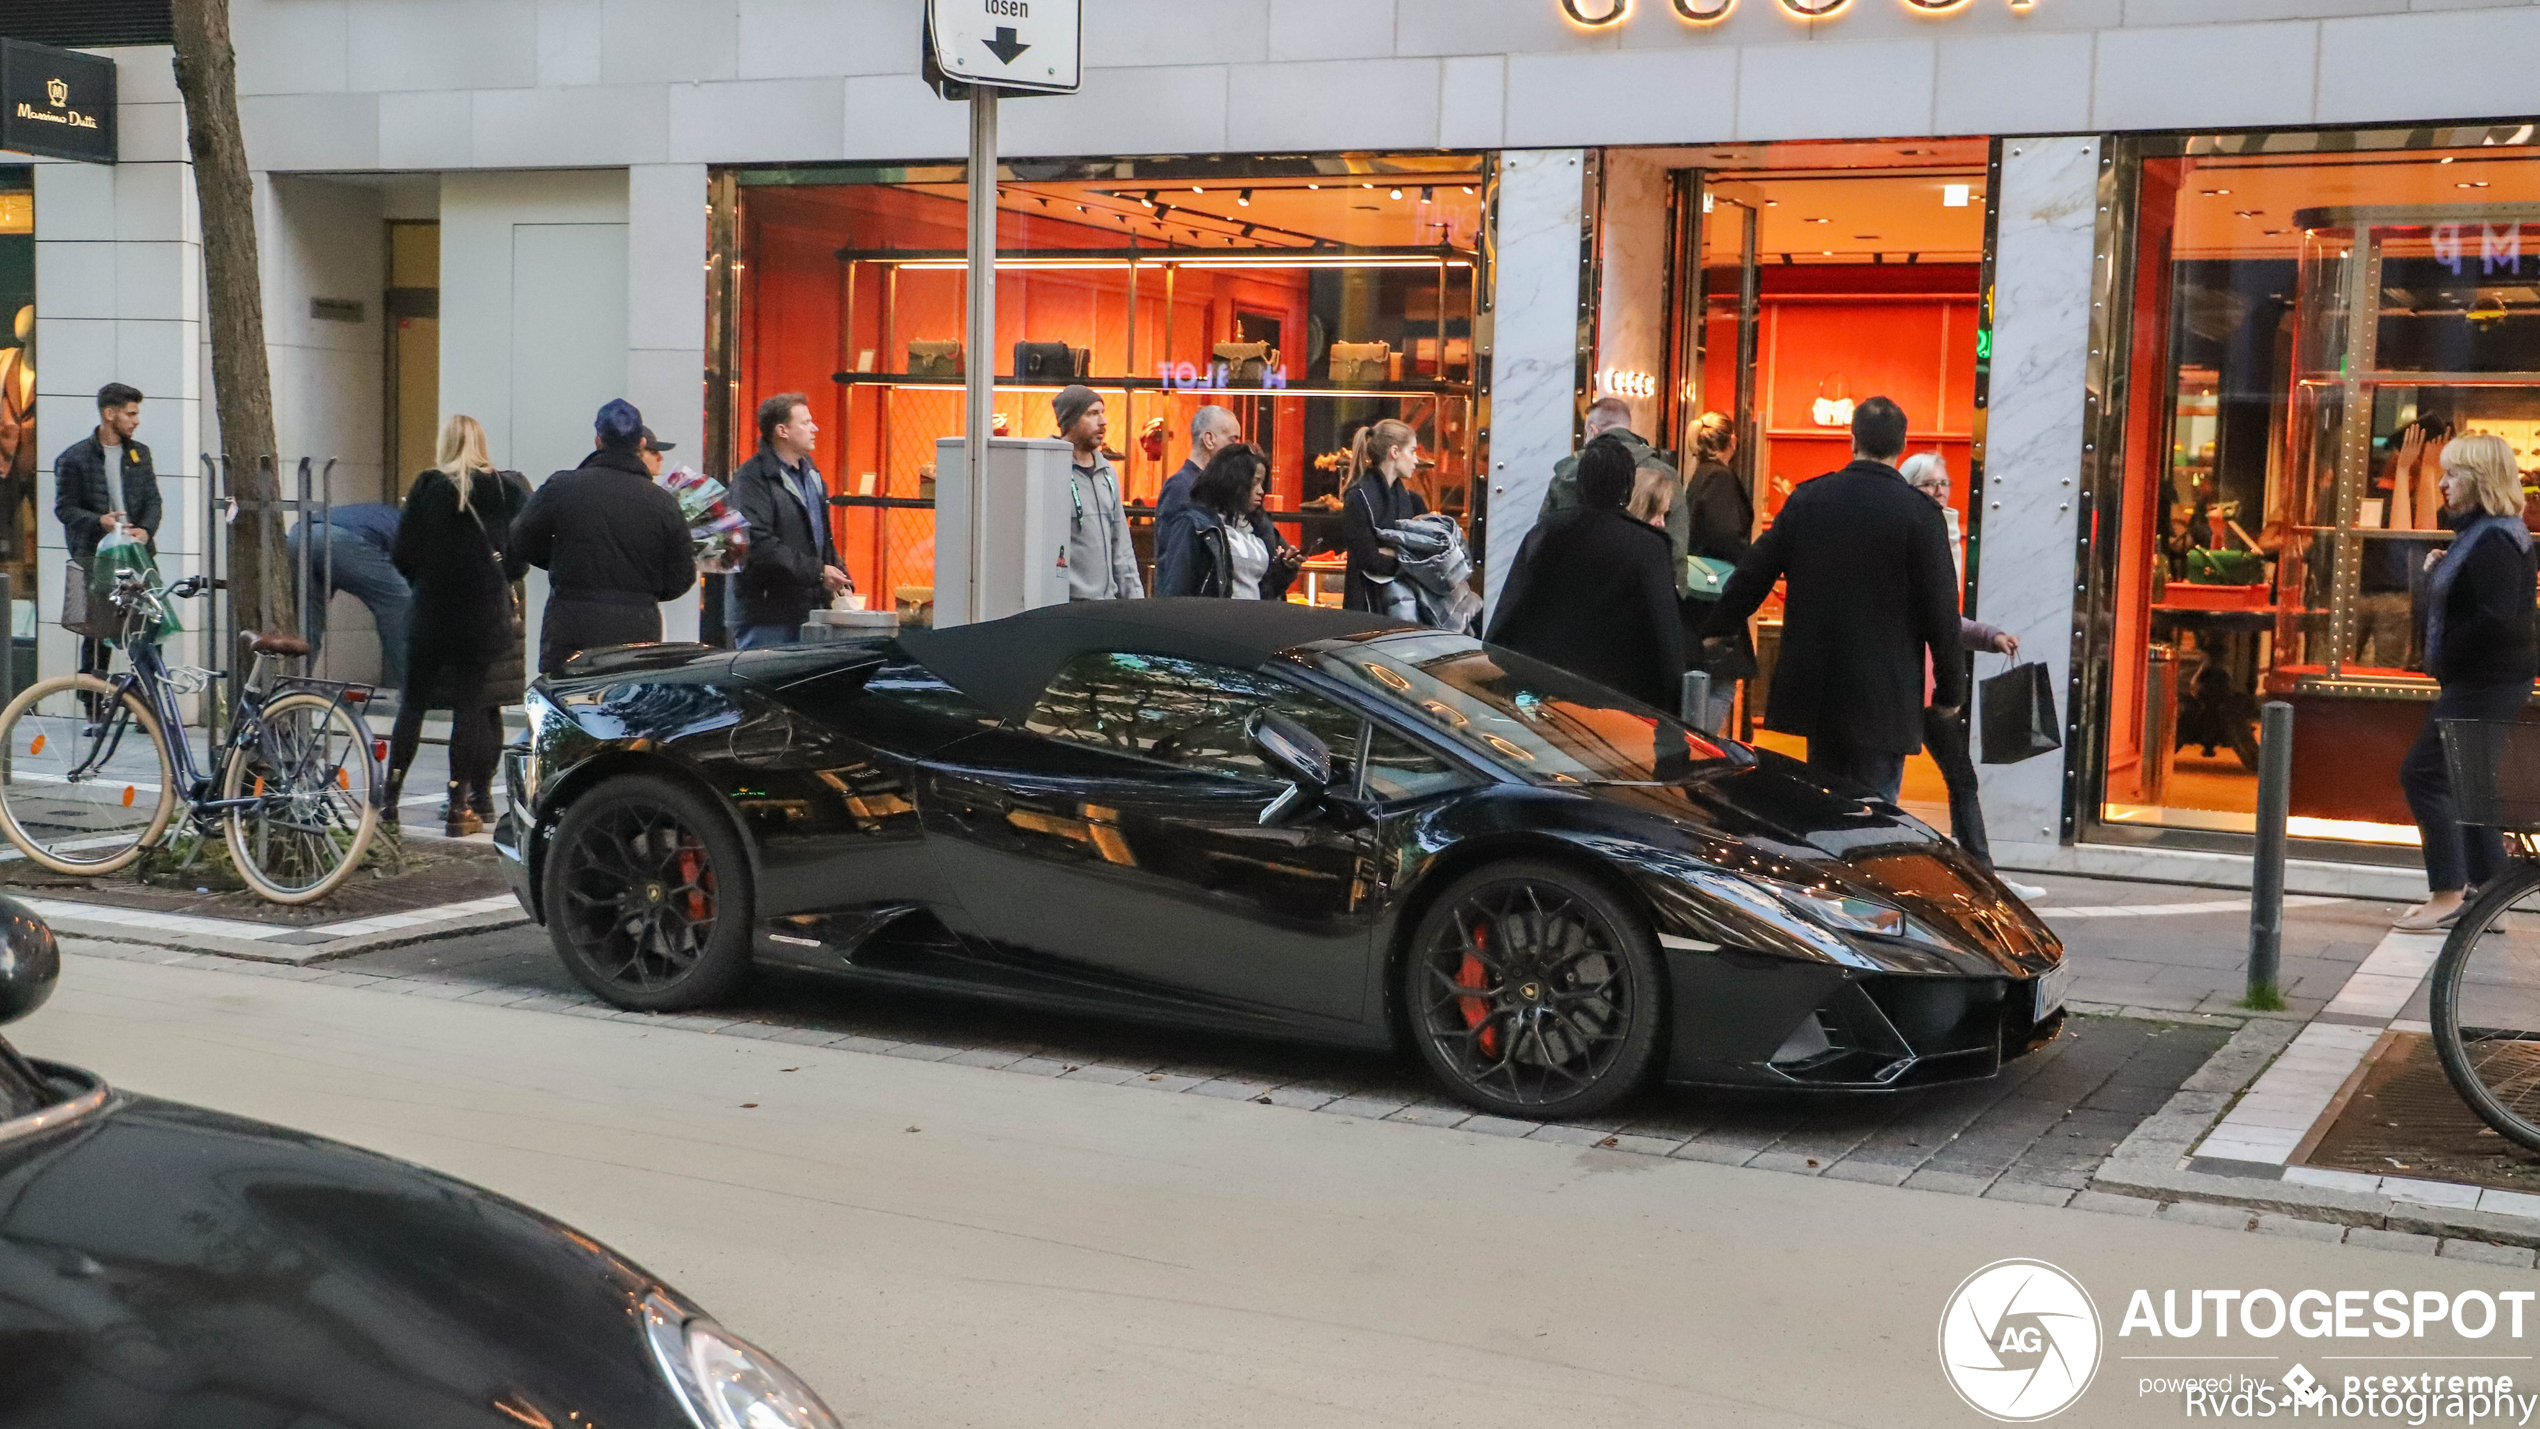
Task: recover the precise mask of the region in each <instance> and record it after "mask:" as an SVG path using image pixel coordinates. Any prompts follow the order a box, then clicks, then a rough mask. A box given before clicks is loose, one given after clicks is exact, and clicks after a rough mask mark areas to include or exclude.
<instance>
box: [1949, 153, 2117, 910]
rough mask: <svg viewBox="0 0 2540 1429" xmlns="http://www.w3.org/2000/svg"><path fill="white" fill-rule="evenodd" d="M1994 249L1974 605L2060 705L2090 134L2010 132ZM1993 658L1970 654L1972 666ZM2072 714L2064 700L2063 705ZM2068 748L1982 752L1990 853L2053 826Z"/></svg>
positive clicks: (2082, 340) (2069, 648)
mask: <svg viewBox="0 0 2540 1429" xmlns="http://www.w3.org/2000/svg"><path fill="white" fill-rule="evenodd" d="M2000 194H2001V225H2000V237H1999V239H1998V240H1997V243H1996V246H1995V250H1994V293H1995V321H1994V336H1993V383H1992V392H1991V396H1990V399H1989V407H1990V410H1989V413H1988V420H1987V429H1986V430H1987V438H1986V443H1985V490H1984V494H1983V503H1984V505H1983V510H1982V513H1981V515H1982V520H1981V524H1980V525H1979V527H1978V535H1979V538H1980V540H1979V546H1978V565H1977V572H1978V579H1977V597H1976V609H1975V611H1974V614H1975V615H1976V616H1977V617H1978V618H1980V619H1983V620H1985V621H1988V622H1990V623H1992V624H1995V625H1999V626H2001V627H2002V628H2003V629H2005V630H2007V631H2010V632H2011V633H2012V634H2014V635H2017V636H2018V637H2019V638H2020V645H2021V655H2022V657H2023V658H2024V659H2032V660H2040V661H2043V662H2045V664H2046V666H2047V668H2048V669H2049V671H2050V672H2051V673H2052V675H2053V678H2054V689H2055V698H2056V705H2057V708H2058V710H2059V711H2063V705H2064V703H2065V700H2066V698H2067V695H2068V688H2069V685H2070V680H2071V674H2072V653H2073V643H2074V634H2073V631H2074V627H2073V598H2074V589H2073V588H2074V584H2075V580H2076V575H2075V572H2076V559H2075V555H2074V551H2075V541H2076V539H2077V537H2078V533H2079V529H2080V528H2079V521H2080V517H2079V515H2078V512H2079V508H2080V496H2079V492H2080V489H2081V488H2080V481H2081V462H2082V442H2083V415H2084V404H2085V401H2086V398H2087V385H2088V376H2089V366H2090V314H2091V303H2092V301H2093V296H2092V295H2093V286H2094V285H2093V283H2092V277H2093V266H2094V264H2095V263H2096V262H2097V258H2096V255H2095V252H2094V245H2095V243H2096V240H2097V232H2098V217H2099V143H2098V141H2097V140H2096V139H2085V138H2044V139H2034V138H2032V139H2015V140H2010V141H2007V142H2006V143H2005V144H2004V146H2003V150H2002V176H2001V187H2000ZM2003 668H2004V662H2003V661H2002V660H2001V659H2000V658H1999V657H1996V656H1979V657H1978V658H1977V661H1976V675H1977V678H1978V679H1982V678H1984V677H1985V676H1988V675H1993V674H1999V673H2000V672H2001V670H2002V669H2003ZM2063 712H2064V713H2065V714H2067V715H2069V713H2070V712H2069V711H2063ZM2075 756H2076V752H2075V751H2073V750H2069V749H2068V750H2065V751H2064V752H2063V754H2062V755H2060V756H2059V755H2040V756H2038V757H2037V758H2034V759H2030V760H2027V761H2025V762H2023V763H2019V764H2001V765H1983V766H1980V769H1981V773H1982V778H1983V787H1984V804H1985V813H1986V824H1987V829H1988V832H1990V834H1991V835H1992V839H1993V844H1994V850H1995V854H1996V856H1997V857H1999V858H2002V859H2004V860H2005V861H2006V862H2015V861H2017V859H2018V855H2017V852H2016V850H2017V847H2018V846H2020V845H2029V846H2032V847H2034V846H2039V845H2045V846H2050V847H2051V846H2052V845H2054V844H2055V843H2057V842H2058V841H2059V839H2060V838H2061V831H2062V826H2063V809H2064V786H2065V769H2066V766H2067V761H2068V760H2069V759H2071V758H2073V757H2075Z"/></svg>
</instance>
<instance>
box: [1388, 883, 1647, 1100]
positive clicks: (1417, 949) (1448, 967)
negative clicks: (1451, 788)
mask: <svg viewBox="0 0 2540 1429" xmlns="http://www.w3.org/2000/svg"><path fill="white" fill-rule="evenodd" d="M1403 976H1404V986H1403V989H1402V994H1403V1005H1404V1006H1405V1007H1406V1008H1407V1009H1408V1010H1409V1012H1410V1017H1411V1025H1412V1030H1413V1036H1414V1040H1416V1041H1417V1042H1418V1043H1419V1045H1420V1052H1421V1055H1422V1056H1424V1057H1426V1058H1427V1059H1428V1062H1429V1066H1430V1068H1431V1069H1432V1070H1434V1071H1435V1072H1436V1073H1437V1074H1438V1075H1439V1076H1440V1077H1441V1078H1443V1079H1444V1080H1445V1082H1446V1084H1447V1085H1448V1087H1449V1088H1451V1089H1452V1090H1453V1091H1454V1092H1455V1094H1456V1095H1457V1096H1459V1097H1462V1098H1463V1099H1464V1100H1466V1101H1468V1102H1471V1103H1472V1104H1473V1105H1475V1106H1478V1107H1480V1108H1482V1109H1483V1110H1485V1111H1490V1112H1495V1113H1498V1114H1499V1115H1502V1116H1515V1117H1529V1118H1534V1119H1538V1120H1550V1119H1554V1118H1559V1117H1574V1116H1586V1115H1589V1114H1591V1113H1594V1112H1597V1111H1601V1110H1603V1109H1604V1108H1606V1107H1608V1106H1611V1105H1613V1104H1614V1102H1616V1101H1617V1100H1619V1099H1621V1098H1622V1097H1624V1096H1626V1095H1628V1094H1629V1093H1630V1092H1631V1091H1633V1090H1634V1089H1635V1088H1637V1087H1638V1086H1640V1084H1641V1083H1642V1082H1644V1081H1646V1080H1647V1079H1648V1076H1649V1073H1650V1069H1651V1067H1652V1066H1653V1065H1654V1064H1655V1063H1656V1061H1657V1056H1658V1044H1659V1036H1658V1023H1659V1018H1660V1016H1661V1009H1662V1008H1663V1006H1664V997H1663V995H1662V988H1663V979H1662V976H1661V974H1660V971H1659V967H1658V958H1657V954H1656V952H1655V950H1654V948H1653V946H1652V942H1651V938H1650V934H1649V929H1648V926H1647V923H1646V920H1645V919H1643V918H1642V917H1640V916H1639V915H1638V914H1636V913H1634V912H1633V911H1632V910H1631V909H1629V908H1628V907H1626V906H1624V905H1623V904H1622V903H1621V902H1620V901H1619V900H1617V899H1616V898H1614V897H1613V896H1612V895H1611V894H1609V893H1607V892H1606V891H1605V890H1604V889H1603V888H1601V887H1599V886H1598V885H1597V884H1596V883H1594V882H1593V881H1591V880H1589V879H1587V878H1585V877H1582V876H1581V875H1579V874H1576V873H1573V872H1571V871H1570V870H1569V869H1567V868H1563V867H1560V866H1558V865H1555V864H1547V863H1534V862H1525V863H1506V864H1498V865H1494V866H1492V867H1490V868H1485V869H1481V870H1479V871H1477V872H1475V873H1472V874H1469V875H1467V876H1466V877H1464V878H1462V879H1460V880H1458V881H1457V882H1456V884H1455V885H1454V886H1453V887H1451V888H1449V889H1448V890H1447V891H1446V893H1445V895H1444V896H1442V897H1441V898H1439V900H1438V901H1437V903H1436V904H1435V905H1434V906H1433V907H1431V908H1430V910H1429V913H1428V916H1427V917H1425V918H1423V919H1422V920H1421V924H1420V931H1419V933H1418V935H1417V940H1416V942H1415V943H1414V945H1413V948H1412V953H1411V956H1410V957H1408V958H1406V959H1404V962H1403Z"/></svg>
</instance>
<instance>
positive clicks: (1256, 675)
mask: <svg viewBox="0 0 2540 1429" xmlns="http://www.w3.org/2000/svg"><path fill="white" fill-rule="evenodd" d="M1261 709H1268V710H1272V711H1275V712H1276V713H1279V714H1283V715H1286V716H1287V717H1288V718H1290V719H1292V720H1295V721H1296V722H1297V723H1299V724H1301V725H1304V726H1305V727H1306V728H1307V729H1310V730H1312V731H1314V733H1315V735H1316V736H1317V737H1318V738H1320V739H1321V740H1322V741H1323V743H1324V745H1325V746H1326V747H1328V748H1329V749H1330V750H1331V751H1332V757H1333V760H1334V762H1335V766H1336V775H1335V782H1345V781H1346V777H1347V775H1346V770H1347V768H1348V764H1349V760H1350V757H1351V755H1352V754H1353V753H1354V752H1355V751H1356V749H1357V747H1358V725H1359V717H1358V715H1357V714H1356V712H1354V711H1351V710H1347V709H1344V708H1342V707H1341V706H1340V705H1338V704H1336V703H1333V702H1331V701H1329V700H1326V699H1324V698H1323V697H1321V696H1319V695H1314V694H1310V693H1308V692H1307V691H1305V690H1301V689H1299V688H1297V687H1296V686H1294V685H1291V684H1289V683H1287V682H1286V681H1284V680H1281V679H1279V678H1277V677H1275V676H1273V675H1269V674H1265V673H1263V672H1261V671H1258V670H1238V669H1234V668H1232V667H1230V666H1225V665H1213V664H1209V663H1206V662H1204V661H1199V660H1181V659H1174V658H1171V657H1168V656H1162V655H1132V654H1127V653H1122V652H1110V653H1103V654H1094V655H1080V656H1078V657H1076V658H1075V659H1074V660H1071V661H1069V662H1068V663H1067V665H1066V667H1065V668H1063V669H1061V670H1060V671H1059V672H1058V674H1057V676H1056V677H1055V678H1053V679H1052V680H1051V681H1050V683H1049V688H1047V689H1045V690H1043V691H1042V692H1041V698H1040V700H1039V702H1038V703H1036V704H1035V705H1033V707H1032V713H1031V716H1030V718H1029V719H1027V720H1026V721H1025V725H1026V727H1028V728H1029V729H1030V730H1031V731H1032V732H1033V733H1035V734H1043V735H1047V736H1049V737H1050V738H1052V739H1065V740H1071V741H1074V742H1076V743H1080V744H1091V745H1097V746H1100V747H1102V748H1106V749H1115V750H1118V751H1120V752H1122V753H1124V754H1137V755H1143V756H1145V757H1147V758H1149V759H1160V760H1165V761H1168V762H1171V763H1174V764H1179V765H1182V766H1184V767H1186V768H1192V769H1206V770H1209V771H1212V772H1214V773H1219V774H1228V775H1233V776H1235V777H1237V778H1243V779H1258V780H1262V781H1264V782H1279V780H1280V776H1279V775H1278V774H1276V773H1274V772H1273V771H1272V770H1271V769H1270V768H1269V767H1268V766H1267V765H1266V764H1264V763H1263V762H1262V759H1261V756H1260V755H1259V754H1257V753H1255V752H1254V750H1253V748H1252V741H1250V740H1249V739H1247V738H1245V737H1244V722H1245V721H1246V720H1247V719H1249V718H1251V716H1252V713H1253V711H1255V710H1261Z"/></svg>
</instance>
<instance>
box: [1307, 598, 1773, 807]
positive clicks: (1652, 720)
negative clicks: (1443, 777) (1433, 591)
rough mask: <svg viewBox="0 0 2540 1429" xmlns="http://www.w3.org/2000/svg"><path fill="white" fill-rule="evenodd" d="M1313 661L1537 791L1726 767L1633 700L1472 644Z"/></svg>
mask: <svg viewBox="0 0 2540 1429" xmlns="http://www.w3.org/2000/svg"><path fill="white" fill-rule="evenodd" d="M1316 660H1317V663H1318V664H1319V665H1320V666H1321V668H1322V669H1324V670H1325V671H1326V672H1328V673H1330V674H1333V675H1337V676H1339V677H1341V678H1342V679H1346V680H1350V681H1352V682H1354V683H1356V684H1359V685H1362V686H1367V687H1370V688H1372V689H1374V690H1376V691H1377V692H1379V693H1380V694H1382V695H1383V696H1384V697H1385V698H1386V699H1388V700H1390V701H1392V702H1393V703H1395V704H1397V705H1399V706H1402V707H1403V708H1405V709H1408V710H1411V711H1413V712H1415V713H1417V714H1418V715H1419V716H1420V717H1421V718H1422V719H1423V720H1425V721H1426V722H1427V723H1428V724H1429V725H1430V727H1432V728H1434V729H1436V730H1438V731H1439V732H1441V733H1443V734H1445V735H1447V736H1449V737H1450V738H1452V739H1454V740H1455V741H1457V742H1458V743H1460V744H1462V745H1464V746H1465V747H1466V748H1468V749H1471V750H1473V751H1474V752H1475V753H1477V754H1480V755H1481V756H1482V757H1484V758H1486V759H1488V760H1490V761H1491V762H1493V763H1495V764H1499V765H1503V766H1505V767H1507V768H1508V769H1510V770H1513V771H1514V772H1516V773H1517V774H1519V775H1522V776H1523V777H1525V778H1527V779H1530V780H1533V781H1534V782H1536V783H1539V784H1612V783H1626V784H1645V783H1657V784H1672V783H1675V782H1676V781H1678V780H1680V779H1683V778H1685V777H1686V776H1687V775H1689V774H1691V773H1692V772H1693V771H1694V769H1695V767H1696V766H1698V765H1701V764H1705V763H1708V762H1711V761H1714V760H1721V759H1727V758H1729V757H1730V756H1729V754H1728V753H1727V752H1726V751H1725V750H1723V749H1722V748H1721V747H1720V746H1719V745H1717V744H1714V743H1712V742H1711V741H1710V740H1708V739H1705V738H1703V737H1702V736H1701V735H1698V734H1695V733H1693V732H1692V731H1690V730H1688V729H1686V728H1685V727H1684V726H1683V725H1682V724H1679V723H1677V722H1676V721H1675V720H1674V719H1672V718H1670V717H1669V716H1667V715H1665V714H1662V713H1660V712H1659V711H1657V710H1654V709H1651V708H1650V707H1649V706H1647V705H1644V704H1642V703H1640V702H1639V701H1637V700H1634V699H1631V698H1630V697H1628V696H1625V695H1620V694H1617V693H1615V692H1614V691H1612V690H1609V689H1607V688H1605V687H1604V686H1602V685H1598V684H1594V683H1591V682H1590V681H1587V680H1582V679H1580V678H1579V677H1578V676H1576V675H1572V674H1569V673H1567V672H1566V671H1563V670H1559V669H1556V668H1554V667H1553V666H1550V665H1547V664H1545V663H1543V662H1542V661H1540V660H1535V659H1530V658H1528V657H1526V656H1524V655H1520V654H1518V653H1517V652H1515V651H1513V650H1505V649H1502V648H1500V647H1499V646H1496V645H1485V644H1483V643H1482V642H1481V641H1479V640H1476V639H1474V638H1472V637H1471V636H1469V635H1444V634H1439V635H1398V636H1388V637H1385V638H1383V639H1379V640H1368V641H1359V642H1354V643H1350V644H1344V645H1336V646H1333V647H1330V648H1328V649H1326V650H1323V651H1320V652H1318V653H1317V656H1316Z"/></svg>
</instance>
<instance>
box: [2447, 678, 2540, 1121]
mask: <svg viewBox="0 0 2540 1429" xmlns="http://www.w3.org/2000/svg"><path fill="white" fill-rule="evenodd" d="M2442 735H2443V754H2444V762H2445V764H2446V765H2447V766H2448V767H2449V770H2450V773H2451V785H2452V794H2453V798H2454V799H2455V800H2456V801H2457V802H2458V804H2459V806H2460V812H2461V818H2462V821H2463V822H2464V823H2469V824H2476V825H2482V826H2484V827H2488V828H2494V829H2499V830H2502V831H2504V833H2505V834H2506V837H2507V839H2508V841H2509V842H2510V844H2511V845H2512V848H2513V855H2514V856H2513V857H2512V858H2511V859H2510V860H2509V861H2508V862H2507V863H2506V865H2505V867H2504V869H2503V870H2502V871H2501V872H2499V873H2498V874H2497V875H2496V876H2495V877H2493V878H2491V879H2489V880H2488V881H2487V882H2486V884H2485V885H2484V886H2482V887H2481V888H2480V889H2479V890H2478V894H2477V896H2476V897H2475V898H2473V899H2471V900H2470V903H2469V906H2467V907H2465V908H2463V909H2462V910H2461V915H2460V917H2459V918H2458V919H2457V920H2456V921H2454V923H2453V924H2452V929H2451V932H2450V934H2449V935H2448V936H2446V937H2445V938H2444V940H2443V952H2442V955H2441V956H2440V957H2438V958H2436V959H2435V963H2434V973H2433V987H2432V996H2431V999H2430V1001H2431V1003H2432V1008H2431V1014H2430V1018H2431V1021H2432V1022H2433V1024H2434V1050H2435V1054H2436V1055H2437V1056H2438V1057H2439V1058H2441V1060H2442V1063H2443V1075H2444V1078H2445V1079H2446V1080H2448V1081H2450V1082H2451V1084H2452V1089H2453V1090H2454V1091H2456V1092H2458V1093H2459V1094H2460V1097H2461V1100H2462V1101H2464V1102H2467V1103H2468V1104H2469V1108H2470V1110H2471V1111H2473V1112H2475V1113H2477V1115H2478V1119H2479V1120H2481V1121H2483V1122H2485V1123H2487V1125H2488V1126H2489V1127H2491V1128H2493V1129H2494V1130H2495V1132H2496V1133H2497V1134H2498V1135H2499V1136H2502V1137H2505V1138H2506V1139H2508V1140H2510V1141H2513V1142H2515V1143H2517V1144H2519V1145H2522V1146H2526V1147H2529V1148H2531V1149H2533V1150H2535V1151H2540V726H2534V725H2522V724H2502V723H2495V722H2490V721H2480V720H2445V721H2443V730H2442Z"/></svg>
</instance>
